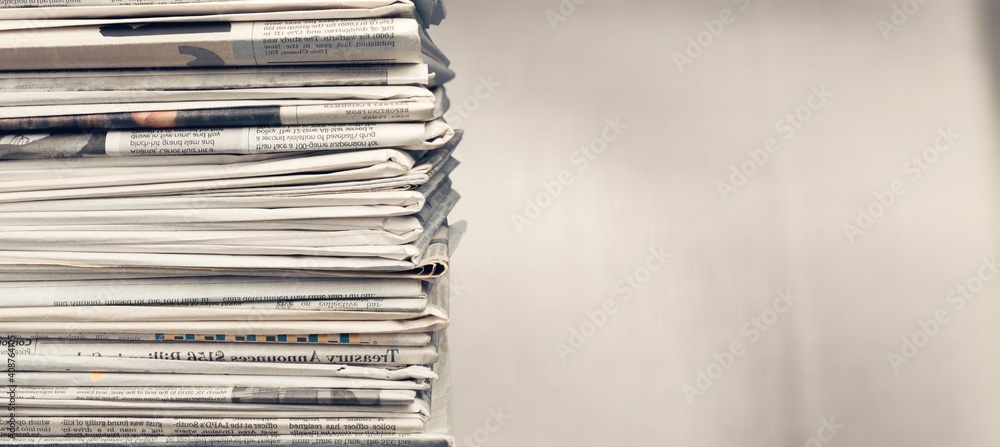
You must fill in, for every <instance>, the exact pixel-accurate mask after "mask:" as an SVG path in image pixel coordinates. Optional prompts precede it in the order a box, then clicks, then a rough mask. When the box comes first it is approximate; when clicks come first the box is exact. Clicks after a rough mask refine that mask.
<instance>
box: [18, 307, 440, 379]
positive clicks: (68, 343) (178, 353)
mask: <svg viewBox="0 0 1000 447" xmlns="http://www.w3.org/2000/svg"><path fill="white" fill-rule="evenodd" d="M9 310H11V311H14V310H17V309H9ZM164 318H170V317H169V316H166V317H164ZM210 318H211V316H206V319H210ZM116 320H117V321H121V320H120V319H109V320H107V321H116ZM97 321H101V320H97ZM126 321H127V320H126ZM210 321H211V320H210ZM25 341H26V342H27V346H24V347H19V348H17V354H16V355H18V356H27V355H44V356H70V357H79V356H84V355H89V356H94V357H98V356H99V357H123V358H140V359H154V360H186V361H191V362H234V363H245V362H250V363H311V364H328V365H341V364H355V365H357V364H360V365H378V366H391V365H428V364H432V363H434V362H436V361H437V350H436V349H434V348H433V347H431V346H426V347H405V346H387V347H382V346H353V345H288V344H284V345H272V344H255V345H251V344H239V343H235V344H226V345H220V344H218V343H206V342H176V343H160V342H119V341H112V342H109V341H87V340H32V339H28V340H25Z"/></svg>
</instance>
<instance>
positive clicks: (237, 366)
mask: <svg viewBox="0 0 1000 447" xmlns="http://www.w3.org/2000/svg"><path fill="white" fill-rule="evenodd" d="M14 369H15V371H16V372H18V374H20V373H22V372H63V373H65V372H78V373H88V374H95V373H145V374H148V375H150V376H152V377H151V378H153V377H155V378H157V380H160V379H163V378H164V376H167V375H183V374H200V375H201V377H202V378H205V377H212V376H245V377H243V380H244V383H243V384H240V383H236V382H226V381H225V380H228V379H218V381H214V382H212V383H209V384H207V385H205V384H203V385H197V386H213V387H214V386H256V387H276V386H277V387H280V386H298V385H301V381H300V382H299V383H297V384H296V383H294V381H289V380H285V381H282V382H281V383H282V385H261V384H259V383H264V381H261V382H259V383H258V384H254V385H250V384H249V383H251V382H250V379H248V378H247V377H249V376H276V377H278V376H284V377H329V378H351V379H368V380H376V381H379V384H378V385H380V388H377V389H413V390H422V389H426V388H427V386H426V383H427V381H430V380H434V379H436V378H437V375H436V374H434V373H433V372H431V370H430V369H428V368H426V367H423V366H408V367H405V368H393V369H388V368H377V367H370V366H348V365H316V364H295V363H206V362H194V361H187V360H152V359H126V358H118V357H83V356H81V357H60V356H42V355H31V356H25V357H20V358H17V359H16V361H15V362H14ZM384 381H408V384H406V385H404V386H403V387H402V388H400V387H399V386H396V385H391V384H384V383H381V382H384ZM271 382H277V381H276V380H271ZM290 382H291V383H290ZM309 385H310V386H315V387H319V386H321V385H320V384H318V383H314V382H313V381H312V379H309ZM85 386H86V385H85ZM146 386H163V385H146ZM189 386H196V385H189ZM323 387H329V386H328V385H326V386H323ZM334 388H336V387H334ZM339 388H343V386H341V387H339Z"/></svg>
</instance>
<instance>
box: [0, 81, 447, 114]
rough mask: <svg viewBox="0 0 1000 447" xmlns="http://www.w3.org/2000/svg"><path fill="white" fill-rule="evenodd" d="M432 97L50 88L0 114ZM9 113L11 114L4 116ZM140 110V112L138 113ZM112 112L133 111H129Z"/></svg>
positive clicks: (420, 90) (401, 92)
mask: <svg viewBox="0 0 1000 447" xmlns="http://www.w3.org/2000/svg"><path fill="white" fill-rule="evenodd" d="M433 98H434V94H433V93H431V91H430V90H428V89H427V88H426V87H420V86H409V85H403V86H398V85H382V86H332V87H327V86H313V87H272V86H267V87H261V88H242V89H206V90H102V91H73V90H65V89H60V88H58V87H55V86H53V87H50V88H49V89H48V90H46V91H14V92H5V93H4V95H3V96H0V106H2V107H3V108H0V110H3V111H4V112H5V113H4V115H6V116H36V115H53V113H40V114H35V113H26V114H21V113H18V112H17V111H18V110H21V109H19V108H17V106H22V107H23V108H24V109H25V110H34V107H35V106H54V105H58V106H64V107H62V108H59V109H54V111H57V112H60V113H55V114H64V115H71V114H73V113H72V112H66V111H65V110H66V109H69V110H71V111H72V110H77V109H78V110H87V111H89V113H98V112H103V111H104V109H102V107H108V106H106V105H112V104H113V105H117V106H118V107H122V108H124V107H141V104H144V103H184V102H196V103H200V102H210V101H250V100H281V99H302V100H317V101H346V100H365V101H376V100H391V99H409V100H416V99H422V100H425V101H431V100H433ZM11 110H13V111H14V112H8V111H11ZM140 110H142V109H140ZM114 111H134V110H133V109H126V110H114Z"/></svg>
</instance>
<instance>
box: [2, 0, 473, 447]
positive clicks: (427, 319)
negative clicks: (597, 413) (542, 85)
mask: <svg viewBox="0 0 1000 447" xmlns="http://www.w3.org/2000/svg"><path fill="white" fill-rule="evenodd" d="M444 14H445V10H444V7H443V5H442V4H441V2H440V0H280V1H278V0H0V91H2V92H3V93H2V94H0V348H2V350H0V351H2V352H4V355H5V356H6V357H7V362H6V363H7V382H6V383H7V384H6V385H5V392H6V394H7V396H8V397H9V405H8V406H7V407H6V409H5V411H4V412H2V414H0V420H2V421H3V423H2V424H0V446H5V445H11V446H15V445H16V446H70V445H73V446H78V445H92V446H172V445H173V446H249V445H375V444H378V445H393V446H397V447H407V446H420V447H437V446H442V447H444V446H448V447H450V446H452V445H453V444H454V439H453V437H452V435H451V433H450V404H449V398H450V396H449V394H450V374H449V370H448V343H447V337H446V335H445V332H444V331H445V330H446V329H447V327H448V326H449V324H450V316H449V313H448V308H449V306H448V301H449V298H450V294H451V289H450V286H449V285H450V279H449V276H450V275H449V268H450V263H451V254H452V252H453V251H454V249H455V247H456V245H457V241H458V240H459V238H460V236H461V233H462V232H463V231H464V225H462V224H461V223H458V224H453V223H452V222H451V221H450V220H449V215H450V213H451V211H452V210H453V209H454V207H455V206H456V203H457V202H458V200H459V197H460V196H459V194H458V192H457V191H456V190H455V189H454V186H453V184H452V180H451V174H452V173H453V171H454V170H455V169H456V168H457V167H458V165H459V162H458V160H457V159H455V158H454V154H455V151H456V148H457V146H458V145H459V143H460V142H461V141H462V136H463V135H462V132H461V131H459V130H455V129H453V128H452V127H451V126H450V125H449V124H448V123H447V122H446V121H445V120H444V119H443V118H442V117H443V116H444V115H445V112H446V111H447V110H448V107H449V101H448V98H447V95H446V94H445V90H444V87H443V86H442V84H444V83H446V82H448V81H449V80H450V79H452V78H453V77H454V73H453V72H452V71H451V69H450V68H449V65H450V61H449V60H448V58H447V57H446V56H445V55H444V54H443V53H442V51H441V50H440V49H439V48H438V47H437V46H436V45H435V44H434V42H433V41H432V40H431V39H430V37H429V35H428V31H427V29H426V28H427V27H428V26H430V25H435V24H438V23H440V21H441V19H443V18H444Z"/></svg>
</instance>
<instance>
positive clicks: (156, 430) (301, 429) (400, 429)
mask: <svg viewBox="0 0 1000 447" xmlns="http://www.w3.org/2000/svg"><path fill="white" fill-rule="evenodd" d="M423 431H424V423H423V421H420V420H417V419H383V418H316V419H303V418H299V419H274V418H245V419H243V418H241V419H235V418H233V419H223V418H168V417H164V418H81V417H48V418H41V417H31V418H21V419H18V420H17V428H16V430H15V436H16V437H40V436H83V437H92V436H122V437H126V436H127V437H134V436H213V435H214V436H219V435H241V434H242V435H248V434H250V435H256V434H264V435H335V434H354V433H366V434H404V433H422V432H423Z"/></svg>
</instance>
